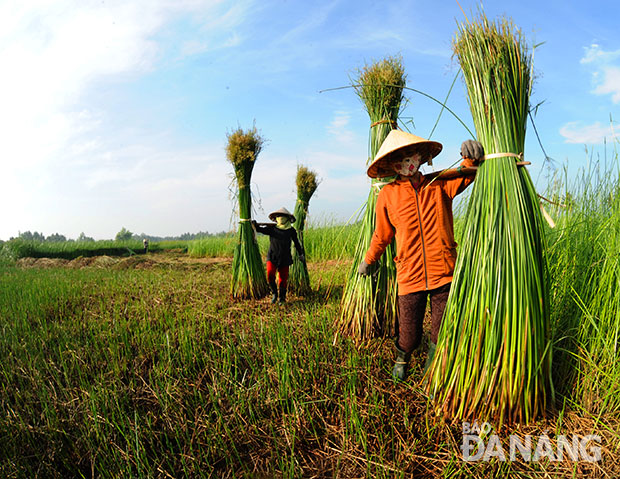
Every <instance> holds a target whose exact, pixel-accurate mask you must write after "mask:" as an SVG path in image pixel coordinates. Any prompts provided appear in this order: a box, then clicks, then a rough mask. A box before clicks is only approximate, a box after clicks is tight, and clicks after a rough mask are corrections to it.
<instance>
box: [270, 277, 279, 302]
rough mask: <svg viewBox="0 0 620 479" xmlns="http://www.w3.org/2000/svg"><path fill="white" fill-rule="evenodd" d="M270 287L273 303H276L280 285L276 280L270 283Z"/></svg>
mask: <svg viewBox="0 0 620 479" xmlns="http://www.w3.org/2000/svg"><path fill="white" fill-rule="evenodd" d="M269 289H271V304H276V301H277V300H278V287H277V286H276V282H275V281H273V282H271V283H269Z"/></svg>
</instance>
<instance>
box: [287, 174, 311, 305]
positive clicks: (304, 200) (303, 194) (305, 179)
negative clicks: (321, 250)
mask: <svg viewBox="0 0 620 479" xmlns="http://www.w3.org/2000/svg"><path fill="white" fill-rule="evenodd" d="M296 183H297V202H296V203H295V211H294V213H293V215H294V216H295V229H296V230H297V236H298V238H299V242H300V243H301V246H302V248H303V250H304V252H305V251H306V246H305V244H304V228H305V226H306V216H307V215H308V203H309V202H310V198H312V195H313V194H314V192H315V191H316V188H317V186H318V181H317V178H316V172H314V171H311V170H309V169H308V168H306V167H305V166H301V165H299V166H297V177H296ZM288 284H289V289H290V290H291V291H294V292H295V293H298V294H304V293H307V292H308V291H310V276H309V275H308V266H307V265H306V261H305V259H304V261H302V260H301V258H300V257H299V254H298V253H297V250H296V249H295V250H294V252H293V264H292V266H291V271H290V274H289V283H288Z"/></svg>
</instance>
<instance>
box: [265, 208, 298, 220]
mask: <svg viewBox="0 0 620 479" xmlns="http://www.w3.org/2000/svg"><path fill="white" fill-rule="evenodd" d="M276 216H288V217H289V218H291V223H295V217H294V216H293V215H292V214H291V212H290V211H289V210H287V209H286V208H285V207H284V206H283V207H282V208H280V209H279V210H276V211H274V212H273V213H269V219H270V220H271V221H275V220H276Z"/></svg>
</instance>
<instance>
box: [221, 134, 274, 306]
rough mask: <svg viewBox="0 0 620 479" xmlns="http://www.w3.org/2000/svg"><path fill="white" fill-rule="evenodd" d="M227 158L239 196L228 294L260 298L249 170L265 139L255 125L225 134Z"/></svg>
mask: <svg viewBox="0 0 620 479" xmlns="http://www.w3.org/2000/svg"><path fill="white" fill-rule="evenodd" d="M227 136H228V145H227V146H226V158H227V159H228V161H230V163H231V164H232V165H233V167H234V169H235V177H236V179H237V187H238V194H237V196H238V199H239V241H238V243H237V245H236V246H235V251H234V255H233V263H232V282H231V287H230V290H231V293H232V295H233V297H235V298H261V297H263V296H264V295H265V294H267V291H268V289H269V285H268V284H267V278H266V275H265V268H264V266H263V261H262V258H261V254H260V251H259V248H258V243H257V241H256V234H255V233H254V228H253V227H252V223H251V218H252V193H251V191H250V180H251V178H252V170H253V169H254V164H255V163H256V159H257V157H258V154H259V153H260V151H261V149H262V147H263V143H264V139H263V138H262V137H261V136H260V135H259V134H258V131H257V129H256V127H253V128H252V129H250V130H247V131H243V130H242V129H241V128H238V129H236V130H234V131H233V132H231V133H229V134H228V135H227Z"/></svg>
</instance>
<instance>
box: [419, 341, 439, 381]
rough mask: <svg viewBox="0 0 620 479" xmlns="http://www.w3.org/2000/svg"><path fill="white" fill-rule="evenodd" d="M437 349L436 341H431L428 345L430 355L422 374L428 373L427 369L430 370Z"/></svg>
mask: <svg viewBox="0 0 620 479" xmlns="http://www.w3.org/2000/svg"><path fill="white" fill-rule="evenodd" d="M435 349H437V345H436V344H435V343H432V342H431V343H429V345H428V356H427V357H426V364H424V371H423V372H422V375H424V374H426V371H428V368H429V367H430V365H431V363H432V362H433V357H434V356H435Z"/></svg>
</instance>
